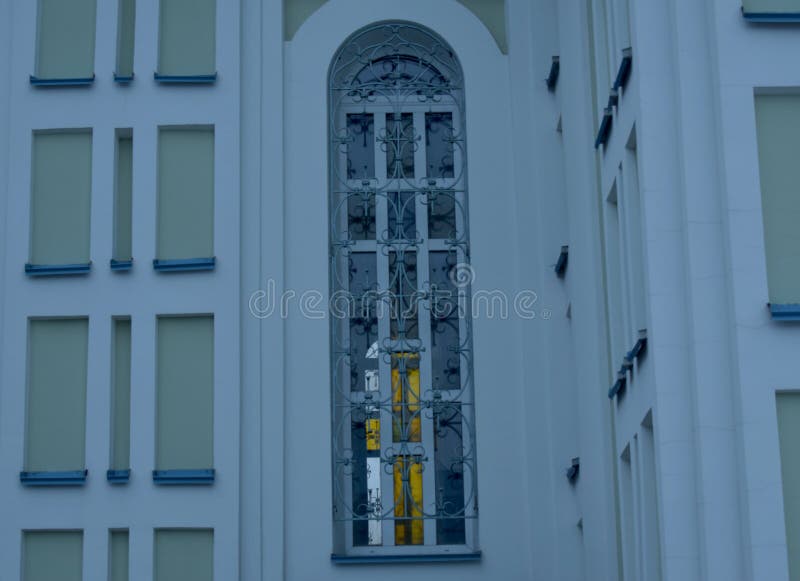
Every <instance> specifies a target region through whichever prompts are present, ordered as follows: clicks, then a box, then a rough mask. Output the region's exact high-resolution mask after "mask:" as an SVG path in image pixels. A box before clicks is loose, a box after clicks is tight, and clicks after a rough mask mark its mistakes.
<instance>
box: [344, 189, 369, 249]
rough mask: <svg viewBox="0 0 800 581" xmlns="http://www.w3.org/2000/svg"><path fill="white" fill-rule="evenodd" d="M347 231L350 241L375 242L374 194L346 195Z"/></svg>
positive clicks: (362, 192) (354, 193)
mask: <svg viewBox="0 0 800 581" xmlns="http://www.w3.org/2000/svg"><path fill="white" fill-rule="evenodd" d="M347 229H348V233H349V235H350V239H351V240H375V192H372V191H369V190H365V191H360V192H353V193H350V194H348V196H347Z"/></svg>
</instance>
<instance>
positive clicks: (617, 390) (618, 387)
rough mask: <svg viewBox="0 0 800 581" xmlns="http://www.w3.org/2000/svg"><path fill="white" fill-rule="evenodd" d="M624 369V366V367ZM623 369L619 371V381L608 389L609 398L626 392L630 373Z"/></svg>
mask: <svg viewBox="0 0 800 581" xmlns="http://www.w3.org/2000/svg"><path fill="white" fill-rule="evenodd" d="M623 369H624V368H623ZM623 369H620V370H619V371H618V372H617V381H616V382H614V385H612V386H611V389H609V390H608V399H614V397H616V396H621V395H622V394H624V393H625V387H626V386H627V384H628V374H627V373H625V371H624V370H623Z"/></svg>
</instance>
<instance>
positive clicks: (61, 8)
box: [36, 0, 96, 79]
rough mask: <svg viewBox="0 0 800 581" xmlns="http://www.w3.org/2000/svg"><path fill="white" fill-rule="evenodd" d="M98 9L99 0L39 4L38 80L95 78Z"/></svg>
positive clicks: (46, 0) (42, 1)
mask: <svg viewBox="0 0 800 581" xmlns="http://www.w3.org/2000/svg"><path fill="white" fill-rule="evenodd" d="M95 9H96V0H70V1H69V2H67V1H66V0H39V28H38V31H37V35H38V43H39V46H38V50H37V53H36V56H37V58H36V76H37V77H39V78H42V79H81V78H89V77H91V76H92V75H94V38H95Z"/></svg>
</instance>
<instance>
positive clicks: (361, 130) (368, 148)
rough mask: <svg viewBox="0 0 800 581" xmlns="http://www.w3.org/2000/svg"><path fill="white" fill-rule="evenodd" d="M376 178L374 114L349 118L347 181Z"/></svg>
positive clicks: (362, 114) (349, 116)
mask: <svg viewBox="0 0 800 581" xmlns="http://www.w3.org/2000/svg"><path fill="white" fill-rule="evenodd" d="M373 177H375V121H374V116H373V115H372V114H367V113H360V114H353V115H348V116H347V179H349V180H359V179H369V178H373Z"/></svg>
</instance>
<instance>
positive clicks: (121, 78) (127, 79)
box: [114, 73, 133, 85]
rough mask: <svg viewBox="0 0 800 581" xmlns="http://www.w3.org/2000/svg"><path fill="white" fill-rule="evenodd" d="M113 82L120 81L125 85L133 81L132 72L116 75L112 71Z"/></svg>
mask: <svg viewBox="0 0 800 581" xmlns="http://www.w3.org/2000/svg"><path fill="white" fill-rule="evenodd" d="M114 82H115V83H120V84H122V85H127V84H128V83H131V82H133V74H130V75H118V74H117V73H114Z"/></svg>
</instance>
